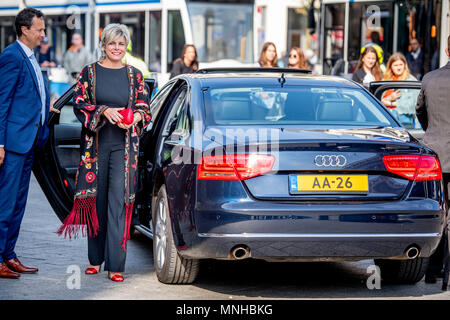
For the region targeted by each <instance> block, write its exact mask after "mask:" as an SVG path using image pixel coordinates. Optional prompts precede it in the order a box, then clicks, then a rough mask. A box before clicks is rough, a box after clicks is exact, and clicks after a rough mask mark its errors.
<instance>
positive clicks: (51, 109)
mask: <svg viewBox="0 0 450 320" xmlns="http://www.w3.org/2000/svg"><path fill="white" fill-rule="evenodd" d="M55 101H56V99H53V100H52V101H50V112H54V113H61V111H59V110H58V109H55V108H53V105H54V104H55Z"/></svg>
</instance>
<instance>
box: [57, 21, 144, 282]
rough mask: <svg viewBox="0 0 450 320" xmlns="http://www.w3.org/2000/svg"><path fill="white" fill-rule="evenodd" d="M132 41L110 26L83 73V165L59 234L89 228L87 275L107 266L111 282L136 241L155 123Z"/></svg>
mask: <svg viewBox="0 0 450 320" xmlns="http://www.w3.org/2000/svg"><path fill="white" fill-rule="evenodd" d="M129 41H130V34H129V31H128V28H127V26H125V25H123V24H109V25H107V26H106V27H105V29H104V30H103V32H102V36H101V48H102V55H101V57H100V60H99V61H98V62H95V63H92V64H89V65H87V66H86V67H84V68H83V69H82V71H81V73H80V76H79V79H78V82H77V85H76V87H75V89H74V95H73V101H74V103H73V104H74V105H73V109H74V113H75V115H76V116H77V118H78V120H79V121H80V122H81V123H82V130H81V141H82V143H81V145H80V151H81V161H80V164H79V167H78V171H77V177H78V178H77V180H76V188H75V195H74V205H73V208H72V210H71V212H70V214H69V215H68V216H67V218H66V219H65V220H64V222H63V225H62V226H61V227H60V229H59V230H58V234H59V235H62V234H64V236H66V235H68V236H69V238H70V237H72V236H73V237H75V238H76V237H77V235H78V233H79V231H80V229H83V230H86V229H87V231H88V232H87V233H88V235H89V237H88V258H89V263H90V264H91V265H90V266H89V267H88V268H87V269H86V270H85V273H86V274H89V275H93V274H97V273H99V272H100V268H101V265H102V264H103V263H104V270H107V271H108V277H109V279H111V280H112V281H119V282H121V281H123V280H124V277H123V275H122V274H121V273H122V272H123V271H124V270H125V260H126V244H127V240H129V239H130V223H131V217H132V213H133V205H134V199H135V190H136V189H135V188H136V184H135V182H136V178H135V176H136V168H137V165H138V164H137V162H138V151H139V136H140V135H141V134H142V133H143V131H144V129H145V127H147V126H148V124H149V122H150V119H151V116H150V110H149V105H148V102H149V98H148V92H147V91H146V89H145V85H144V79H143V76H142V73H141V72H140V71H139V70H138V69H136V68H135V67H133V66H130V65H125V64H124V63H123V60H122V59H123V57H124V55H125V52H126V48H127V45H128V42H129ZM125 109H126V112H128V113H129V114H130V118H131V119H130V123H122V120H123V116H122V115H121V113H120V112H119V111H121V110H125ZM83 233H84V232H83Z"/></svg>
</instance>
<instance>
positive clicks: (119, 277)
mask: <svg viewBox="0 0 450 320" xmlns="http://www.w3.org/2000/svg"><path fill="white" fill-rule="evenodd" d="M108 278H109V279H110V280H112V281H116V282H122V281H123V275H121V274H120V273H116V274H113V275H111V273H109V272H108Z"/></svg>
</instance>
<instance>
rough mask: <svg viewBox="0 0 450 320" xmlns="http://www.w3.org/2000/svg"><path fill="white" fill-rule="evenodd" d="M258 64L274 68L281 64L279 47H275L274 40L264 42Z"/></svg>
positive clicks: (262, 66)
mask: <svg viewBox="0 0 450 320" xmlns="http://www.w3.org/2000/svg"><path fill="white" fill-rule="evenodd" d="M258 64H259V66H260V67H261V68H273V67H278V66H279V64H278V54H277V47H275V44H274V43H273V42H266V43H264V45H263V47H262V49H261V54H260V56H259V59H258Z"/></svg>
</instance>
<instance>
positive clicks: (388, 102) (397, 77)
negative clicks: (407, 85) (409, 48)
mask: <svg viewBox="0 0 450 320" xmlns="http://www.w3.org/2000/svg"><path fill="white" fill-rule="evenodd" d="M384 80H391V81H416V80H417V79H416V78H415V77H414V76H413V75H411V74H410V73H409V68H408V64H407V62H406V58H405V56H404V55H403V53H400V52H397V53H394V54H393V55H392V56H391V57H390V58H389V60H388V64H387V69H386V73H385V74H384ZM414 91H415V90H409V89H397V90H386V92H385V93H384V95H383V97H382V99H381V102H382V103H383V104H384V105H385V106H386V107H387V108H388V109H389V110H390V111H391V112H392V113H393V114H394V116H395V117H396V118H397V119H398V120H399V121H400V122H401V123H402V124H403V125H405V126H406V127H408V128H417V129H420V123H419V121H418V120H417V117H416V109H415V105H416V100H417V97H416V94H415V93H414Z"/></svg>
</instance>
